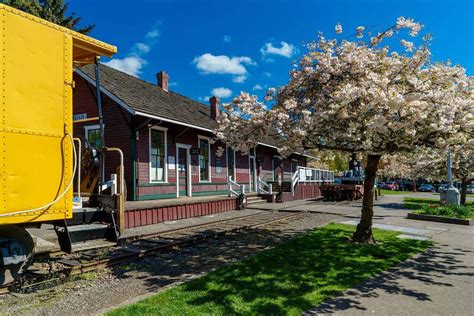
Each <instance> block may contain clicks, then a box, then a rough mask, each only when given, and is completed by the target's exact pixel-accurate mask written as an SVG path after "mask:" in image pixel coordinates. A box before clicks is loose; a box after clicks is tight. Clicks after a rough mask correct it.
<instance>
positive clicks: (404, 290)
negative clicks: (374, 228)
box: [306, 195, 474, 316]
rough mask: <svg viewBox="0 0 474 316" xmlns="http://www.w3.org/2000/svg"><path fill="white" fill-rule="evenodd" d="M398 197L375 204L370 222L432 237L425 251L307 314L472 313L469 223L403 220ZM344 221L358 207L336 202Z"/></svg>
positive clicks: (473, 249)
mask: <svg viewBox="0 0 474 316" xmlns="http://www.w3.org/2000/svg"><path fill="white" fill-rule="evenodd" d="M402 200H403V196H400V195H392V196H390V195H386V196H384V197H383V198H382V199H381V200H379V201H378V202H377V204H378V205H377V206H376V207H375V217H374V222H375V223H377V224H385V225H393V226H397V227H404V228H409V229H411V230H412V231H419V232H421V231H422V232H424V233H423V235H425V236H429V237H430V238H432V239H433V240H434V241H435V245H434V247H432V248H431V249H430V250H428V251H427V252H426V253H423V254H421V255H418V256H416V257H415V258H413V259H410V260H408V261H406V262H405V263H404V264H402V265H401V266H399V267H397V268H394V269H392V270H390V271H387V272H384V273H382V274H380V275H379V276H377V277H375V278H372V279H370V280H368V281H366V282H363V283H362V284H359V285H358V286H357V287H355V288H352V289H350V290H347V291H346V292H344V293H343V294H342V295H341V296H339V297H337V298H334V299H331V300H328V301H326V302H325V303H323V304H322V305H320V306H317V307H315V308H314V309H312V310H310V311H308V312H307V313H306V314H307V315H319V314H336V315H367V314H372V315H417V316H418V315H474V227H473V226H460V225H453V224H443V223H434V222H427V221H415V220H408V219H406V218H405V216H406V214H407V212H408V211H407V210H404V209H402V208H401V207H402ZM339 211H340V212H344V213H345V214H346V217H348V219H346V220H345V221H347V220H356V219H357V217H358V215H359V212H360V209H357V210H355V208H354V205H347V206H340V207H339Z"/></svg>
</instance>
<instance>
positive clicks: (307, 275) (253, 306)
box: [108, 224, 431, 315]
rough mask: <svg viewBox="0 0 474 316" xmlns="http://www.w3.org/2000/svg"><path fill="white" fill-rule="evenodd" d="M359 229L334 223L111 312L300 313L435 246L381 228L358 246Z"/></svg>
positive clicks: (135, 313)
mask: <svg viewBox="0 0 474 316" xmlns="http://www.w3.org/2000/svg"><path fill="white" fill-rule="evenodd" d="M354 229H355V228H354V227H353V226H347V225H341V224H330V225H328V226H325V227H323V228H320V229H316V230H314V231H312V232H310V233H308V234H305V235H302V236H299V237H296V238H294V239H292V240H289V241H287V242H285V243H282V244H280V245H278V246H276V247H275V248H273V249H269V250H265V251H262V252H260V253H258V254H256V255H255V256H253V257H251V258H249V259H246V260H243V261H240V262H238V263H235V264H233V265H231V266H227V267H223V268H220V269H218V270H216V271H214V272H211V273H209V274H207V275H205V276H203V277H200V278H198V279H195V280H192V281H189V282H187V283H183V284H181V285H178V286H176V287H174V288H171V289H168V290H165V291H163V292H160V293H158V294H156V295H154V296H152V297H150V298H147V299H145V300H142V301H140V302H138V303H135V304H132V305H129V306H126V307H123V308H120V309H117V310H114V311H112V312H110V313H109V314H108V315H142V314H148V315H150V314H153V315H247V314H251V315H300V314H301V313H302V312H304V311H306V310H308V309H310V308H311V307H314V306H315V305H318V304H320V303H322V302H323V301H324V300H326V299H328V298H331V297H334V296H337V295H338V294H340V293H341V292H342V291H344V290H345V289H347V288H350V287H353V286H355V285H357V284H359V283H360V282H362V281H364V280H366V279H368V278H370V277H371V276H374V275H375V274H377V273H379V272H381V271H384V270H387V269H388V268H390V267H393V266H394V265H396V264H398V263H399V262H401V261H404V260H406V259H408V258H409V257H411V256H413V255H414V254H416V253H419V252H422V251H424V250H425V249H426V248H428V247H429V246H430V245H431V242H427V241H418V240H408V239H399V238H397V237H396V236H397V235H398V233H395V232H388V231H381V230H374V234H375V238H376V239H377V241H378V243H377V244H376V245H356V244H352V243H350V242H349V240H350V237H351V235H352V233H353V231H354Z"/></svg>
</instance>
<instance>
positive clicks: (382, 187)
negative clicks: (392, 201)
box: [377, 182, 385, 189]
mask: <svg viewBox="0 0 474 316" xmlns="http://www.w3.org/2000/svg"><path fill="white" fill-rule="evenodd" d="M377 187H378V188H379V189H385V182H379V183H378V184H377Z"/></svg>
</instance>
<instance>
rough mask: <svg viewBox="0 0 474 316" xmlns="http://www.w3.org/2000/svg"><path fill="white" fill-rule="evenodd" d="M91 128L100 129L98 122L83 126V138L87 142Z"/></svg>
mask: <svg viewBox="0 0 474 316" xmlns="http://www.w3.org/2000/svg"><path fill="white" fill-rule="evenodd" d="M93 129H98V130H100V125H99V124H94V125H86V126H84V134H85V139H86V141H87V143H89V131H90V130H93ZM104 129H105V125H104Z"/></svg>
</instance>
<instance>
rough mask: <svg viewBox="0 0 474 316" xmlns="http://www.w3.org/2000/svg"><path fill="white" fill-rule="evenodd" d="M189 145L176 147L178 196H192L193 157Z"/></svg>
mask: <svg viewBox="0 0 474 316" xmlns="http://www.w3.org/2000/svg"><path fill="white" fill-rule="evenodd" d="M189 147H190V146H188V145H176V156H177V157H176V192H177V194H176V196H177V197H179V196H192V188H191V157H190V154H189Z"/></svg>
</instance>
